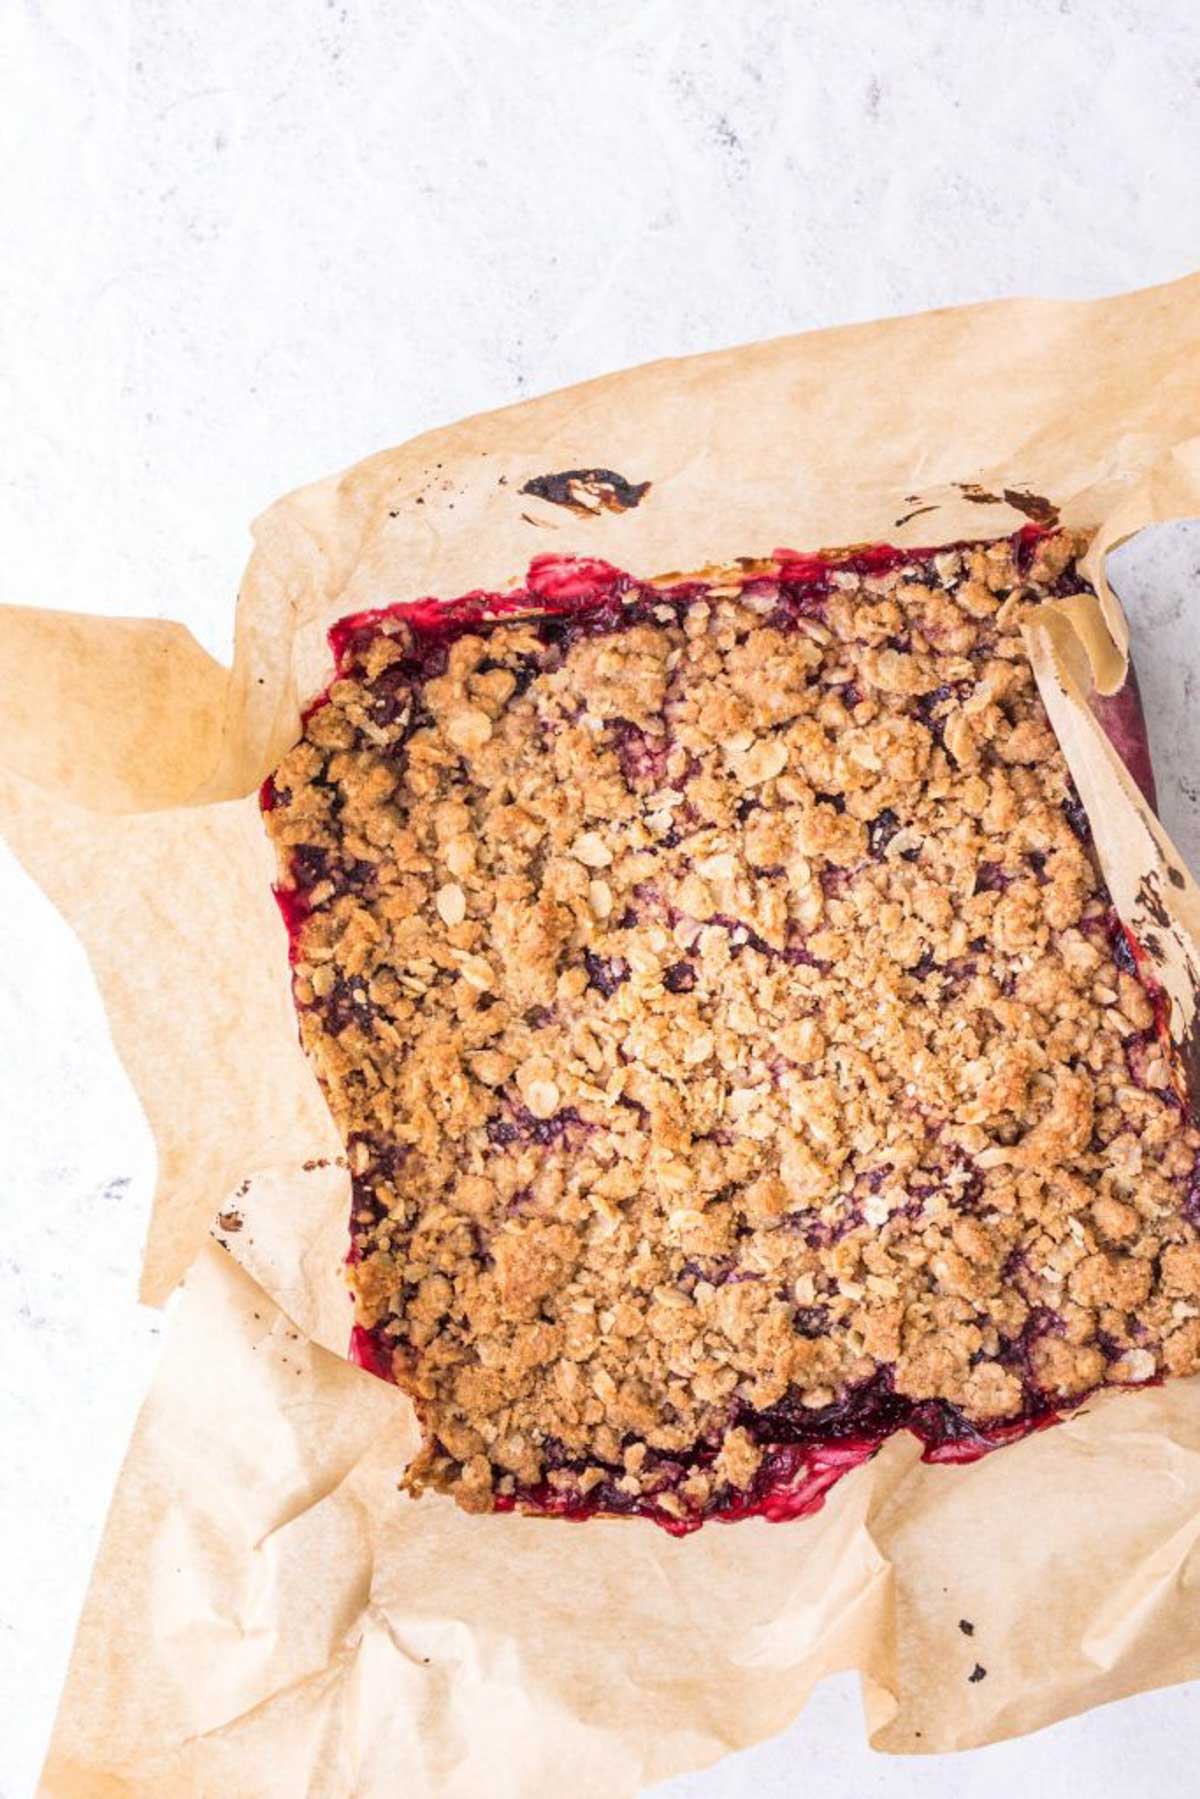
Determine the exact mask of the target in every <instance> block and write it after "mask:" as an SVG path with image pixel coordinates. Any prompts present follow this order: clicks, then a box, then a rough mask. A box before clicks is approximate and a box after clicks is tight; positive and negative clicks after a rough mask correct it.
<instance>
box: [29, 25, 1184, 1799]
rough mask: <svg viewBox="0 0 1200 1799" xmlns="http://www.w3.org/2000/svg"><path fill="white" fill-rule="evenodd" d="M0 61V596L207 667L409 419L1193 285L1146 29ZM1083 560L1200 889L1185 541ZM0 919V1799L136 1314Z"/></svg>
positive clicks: (1137, 1725)
mask: <svg viewBox="0 0 1200 1799" xmlns="http://www.w3.org/2000/svg"><path fill="white" fill-rule="evenodd" d="M0 50H3V52H4V53H5V60H6V63H7V65H8V79H7V81H6V84H5V86H6V96H5V104H4V107H3V110H2V111H0V146H2V148H3V152H4V164H5V167H6V169H7V170H8V171H9V179H8V180H7V181H6V182H5V184H4V192H3V194H0V241H3V242H4V245H5V254H4V256H3V258H2V259H0V344H2V346H3V348H2V351H0V393H2V395H3V402H2V404H3V415H4V421H5V457H4V468H3V479H2V481H0V543H2V544H3V556H2V558H0V599H3V600H4V601H6V602H11V603H24V604H37V605H46V606H59V607H66V608H74V609H85V610H94V611H98V612H108V613H119V612H125V613H147V614H159V615H163V616H171V617H176V618H181V619H183V620H185V621H186V622H187V623H188V624H189V625H190V626H191V628H192V629H193V631H194V632H195V633H196V635H197V636H198V637H199V638H200V639H201V641H202V642H204V643H205V644H206V645H207V646H208V647H209V648H210V649H211V650H213V651H214V653H216V654H218V655H225V654H227V653H228V649H229V643H230V626H231V620H232V611H233V596H234V590H235V586H236V582H237V578H238V574H239V571H240V568H241V566H242V563H243V561H244V557H245V553H246V548H247V540H246V524H247V521H248V520H249V519H250V518H251V517H252V516H253V515H254V514H255V513H256V512H257V511H259V510H260V509H261V508H262V507H263V506H264V505H265V504H266V503H267V502H269V501H270V500H271V499H272V498H274V497H275V496H276V495H277V494H279V493H281V492H283V491H284V490H286V489H287V488H289V487H292V486H295V485H297V484H298V483H300V482H302V481H305V480H307V479H309V478H311V477H313V476H316V475H319V474H323V473H325V472H327V471H328V470H329V469H332V468H336V467H338V466H339V465H341V464H344V463H347V462H350V461H352V460H354V459H356V458H357V457H359V456H361V455H363V454H364V453H366V452H367V451H368V450H370V449H372V448H375V447H377V446H380V445H383V444H386V443H391V442H398V441H400V440H402V439H403V438H405V437H407V436H410V435H412V434H413V433H414V432H416V431H418V430H420V429H422V428H423V427H426V426H429V425H433V424H437V423H441V422H444V421H445V420H447V419H450V418H454V417H456V416H459V415H461V414H463V413H466V412H472V411H477V410H481V409H483V408H487V407H491V406H496V405H500V404H502V403H504V402H506V401H509V400H513V399H516V398H519V397H521V396H522V395H525V394H529V393H534V392H537V391H538V390H541V389H545V388H548V387H553V386H558V385H561V384H563V383H565V382H569V381H573V380H577V379H580V378H582V377H584V376H587V375H591V374H594V373H597V372H601V371H604V370H607V369H611V368H617V367H620V366H622V365H624V364H628V363H633V362H639V361H643V360H645V359H647V358H649V357H653V356H658V355H663V354H675V353H679V352H681V351H687V350H694V349H701V348H706V347H709V346H712V345H717V344H722V343H728V342H733V341H738V340H742V339H748V338H752V337H758V336H768V335H773V334H775V333H779V332H784V331H790V330H796V329H800V328H804V327H808V326H813V325H823V324H832V323H839V322H843V321H846V320H853V319H863V318H869V317H872V316H877V315H879V314H882V313H887V312H896V311H911V310H917V309H920V308H923V307H927V306H934V305H942V304H947V303H953V302H957V301H962V300H970V299H977V298H984V297H988V296H991V295H999V294H1015V293H1038V294H1052V295H1079V296H1086V295H1091V294H1098V293H1104V292H1109V291H1115V290H1117V289H1120V288H1122V287H1133V286H1141V285H1145V284H1147V283H1150V282H1153V281H1159V280H1164V279H1167V278H1169V277H1171V276H1174V275H1178V274H1182V273H1185V272H1187V270H1188V269H1189V267H1191V266H1193V265H1195V264H1196V263H1197V262H1200V186H1198V184H1197V182H1196V180H1195V169H1196V167H1197V165H1198V163H1200V14H1198V13H1197V11H1196V8H1195V6H1194V5H1193V4H1192V0H1155V3H1153V4H1152V3H1151V0H1145V3H1144V4H1143V3H1137V0H1103V3H1102V4H1088V3H1087V0H908V3H907V4H903V5H901V4H896V3H894V0H856V3H855V4H853V5H851V4H840V3H839V0H792V3H788V4H784V3H782V0H777V3H772V0H761V3H757V0H756V3H754V4H748V5H745V6H730V5H729V4H728V3H727V0H725V3H718V0H648V3H647V4H646V5H644V6H640V7H627V8H598V7H595V6H592V5H586V4H584V3H583V0H515V3H514V4H511V5H501V4H499V0H425V3H421V0H341V3H335V0H330V3H329V4H325V5H314V4H309V3H307V0H276V4H274V5H272V6H270V7H249V8H248V7H246V6H244V5H236V6H235V5H234V4H232V0H210V4H208V5H206V6H203V7H196V6H191V5H187V4H185V3H184V0H155V3H152V0H103V3H102V4H99V5H95V6H80V5H78V4H76V3H75V0H38V3H37V4H34V3H33V0H24V3H23V0H13V4H11V5H10V6H9V7H8V9H7V10H6V11H5V12H4V14H3V17H2V18H0ZM1197 429H1200V421H1197ZM1116 574H1117V585H1118V586H1119V589H1120V591H1121V593H1122V595H1123V597H1124V598H1125V600H1126V602H1127V604H1128V606H1129V610H1130V612H1131V614H1132V617H1133V622H1134V628H1135V633H1136V637H1137V658H1138V664H1139V668H1140V671H1141V676H1142V682H1143V687H1144V690H1145V695H1146V702H1147V711H1148V715H1149V720H1150V730H1151V736H1152V739H1153V744H1154V750H1155V755H1156V761H1157V766H1158V771H1159V778H1160V788H1161V794H1162V810H1163V814H1164V817H1165V818H1166V821H1167V824H1168V826H1169V828H1170V829H1171V831H1172V832H1173V833H1174V835H1175V837H1176V839H1177V841H1178V842H1179V844H1180V846H1181V848H1182V849H1183V850H1184V852H1185V853H1186V855H1187V856H1188V858H1189V860H1190V862H1191V864H1192V866H1193V867H1194V868H1196V867H1200V730H1198V729H1197V724H1196V702H1197V697H1198V693H1200V624H1198V621H1200V609H1198V608H1200V525H1193V526H1186V525H1185V526H1180V527H1173V528H1171V529H1168V530H1163V531H1159V532H1155V533H1152V534H1147V536H1146V537H1144V538H1143V539H1141V540H1139V541H1138V542H1137V543H1136V544H1134V545H1132V546H1130V547H1128V548H1127V549H1126V550H1124V551H1123V552H1122V553H1121V555H1120V557H1119V558H1118V559H1117V570H1116ZM84 749H86V746H84ZM0 905H2V907H3V917H4V920H5V941H6V943H7V944H8V945H9V954H8V955H7V956H6V957H5V958H4V960H3V962H2V963H0V1026H2V1029H3V1039H2V1041H3V1079H2V1080H0V1144H2V1145H3V1178H2V1181H0V1205H2V1207H3V1213H4V1232H3V1247H0V1442H2V1443H3V1446H4V1453H3V1455H2V1456H0V1519H2V1528H0V1693H3V1694H4V1696H5V1699H6V1701H7V1703H6V1704H5V1705H4V1707H3V1715H4V1717H5V1721H6V1722H5V1729H4V1731H3V1733H0V1795H3V1796H4V1799H17V1796H18V1795H23V1794H25V1793H28V1792H29V1791H31V1790H32V1786H33V1783H34V1780H35V1778H36V1770H37V1767H38V1765H39V1762H40V1758H41V1753H42V1748H43V1745H44V1742H45V1738H46V1734H47V1732H48V1729H49V1726H50V1721H51V1717H52V1712H53V1706H54V1701H55V1696H56V1692H57V1688H58V1685H59V1682H60V1680H61V1677H62V1673H63V1670H64V1667H65V1662H66V1656H67V1652H68V1648H69V1644H70V1637H71V1632H72V1629H73V1626H74V1621H75V1616H76V1612H77V1609H78V1606H79V1602H80V1599H81V1597H82V1593H83V1588H84V1584H85V1581H86V1578H87V1571H88V1566H89V1562H90V1559H91V1556H92V1553H93V1550H94V1547H95V1543H96V1538H97V1533H98V1531H99V1529H100V1525H101V1521H102V1518H103V1513H104V1508H105V1504H106V1501H107V1497H108V1493H109V1491H110V1488H111V1485H112V1481H113V1478H114V1476H115V1474H116V1470H117V1467H118V1464H119V1461H120V1458H121V1454H122V1451H123V1447H124V1443H125V1440H126V1436H127V1433H128V1430H129V1427H130V1424H131V1421H132V1418H133V1415H134V1411H135V1409H136V1407H137V1405H138V1403H139V1400H140V1397H141V1394H142V1392H143V1391H144V1388H145V1385H146V1382H147V1380H148V1378H149V1375H150V1371H151V1369H152V1367H153V1365H154V1361H155V1357H156V1354H157V1349H158V1342H157V1339H158V1337H159V1335H160V1332H161V1328H162V1320H161V1318H160V1317H159V1316H158V1315H157V1314H154V1313H151V1312H148V1311H144V1310H140V1309H139V1308H138V1307H137V1305H136V1304H135V1301H134V1284H135V1268H136V1264H137V1258H138V1249H139V1242H140V1238H141V1235H142V1231H143V1228H144V1223H145V1216H146V1209H147V1205H148V1199H149V1191H150V1183H151V1178H152V1172H153V1153H152V1148H151V1145H150V1142H149V1138H148V1135H147V1131H146V1127H145V1125H144V1122H143V1120H142V1118H141V1116H140V1113H139V1110H138V1107H137V1105H136V1104H135V1102H134V1100H133V1097H132V1095H131V1093H130V1090H129V1087H128V1084H127V1082H126V1081H125V1079H124V1076H123V1075H122V1073H121V1071H120V1069H119V1068H118V1067H117V1065H116V1064H115V1062H114V1060H113V1057H112V1054H111V1050H110V1048H109V1045H108V1042H107V1037H106V1032H105V1026H104V1021H103V1018H102V1015H101V1011H100V1007H99V1004H98V1001H97V998H96V994H95V991H94V988H93V986H92V983H91V979H90V976H89V973H88V970H87V967H86V965H85V962H84V959H83V956H82V953H81V952H80V950H79V948H78V946H77V945H76V944H75V942H74V941H73V940H72V938H71V937H70V936H69V935H68V933H67V931H66V930H65V928H64V927H63V925H62V923H61V922H60V921H59V919H58V918H57V916H56V915H55V913H54V912H53V911H52V910H51V908H50V907H49V905H48V904H47V903H46V902H45V900H44V899H43V898H42V897H41V896H40V894H39V893H38V892H37V891H36V890H35V889H34V887H33V886H32V884H31V883H30V882H29V881H28V880H27V879H26V878H25V877H24V876H23V875H22V874H21V873H20V871H19V870H17V869H16V868H15V866H14V865H13V863H12V861H11V859H10V858H9V857H8V856H7V854H6V853H5V852H3V851H0ZM14 952H15V953H14ZM1196 1695H1197V1688H1196V1687H1188V1688H1177V1689H1175V1690H1173V1691H1170V1692H1165V1693H1157V1694H1152V1695H1149V1696H1146V1697H1144V1698H1141V1699H1137V1700H1132V1701H1128V1702H1125V1703H1123V1704H1121V1705H1119V1706H1116V1707H1111V1708H1109V1709H1107V1710H1105V1711H1102V1712H1097V1713H1093V1714H1091V1715H1090V1716H1088V1717H1086V1718H1083V1719H1078V1720H1075V1721H1072V1722H1071V1723H1068V1724H1065V1725H1062V1726H1059V1727H1058V1728H1056V1729H1053V1730H1050V1731H1048V1732H1044V1733H1042V1734H1041V1735H1040V1736H1038V1737H1036V1738H1033V1739H1030V1740H1026V1741H1023V1742H1017V1743H1012V1744H1006V1745H1002V1746H1000V1747H997V1748H994V1749H990V1750H987V1751H983V1752H979V1753H977V1754H974V1755H972V1756H969V1757H967V1758H961V1757H960V1758H953V1759H950V1758H943V1759H939V1760H929V1761H916V1760H913V1761H893V1760H888V1759H884V1758H882V1757H877V1756H874V1755H872V1754H871V1753H870V1752H869V1751H868V1750H867V1749H866V1748H865V1746H864V1744H863V1737H862V1729H861V1723H860V1717H859V1708H858V1701H857V1694H856V1692H855V1688H854V1684H853V1682H851V1681H850V1680H848V1679H843V1680H840V1681H833V1682H830V1683H828V1684H827V1685H826V1686H825V1687H823V1688H822V1689H820V1690H819V1691H818V1693H817V1695H816V1696H815V1698H814V1699H813V1701H812V1703H811V1704H810V1706H809V1708H808V1710H807V1711H806V1713H805V1714H804V1715H803V1717H802V1718H801V1719H800V1720H799V1721H798V1722H797V1723H796V1724H795V1725H794V1726H793V1728H792V1729H791V1730H790V1731H789V1732H788V1733H787V1734H786V1735H784V1736H783V1737H780V1738H777V1739H776V1740H774V1741H772V1742H770V1743H767V1744H764V1745H762V1746H760V1747H759V1748H757V1749H754V1750H751V1751H749V1752H747V1753H746V1754H744V1755H740V1756H737V1757H733V1758H730V1759H729V1760H727V1761H726V1762H724V1763H722V1764H721V1765H720V1766H718V1767H717V1768H714V1769H710V1770H708V1771H707V1772H705V1773H703V1774H697V1775H694V1776H690V1777H686V1778H684V1779H681V1780H679V1781H677V1782H675V1783H674V1784H673V1786H672V1787H671V1788H670V1789H669V1791H670V1792H671V1793H672V1794H674V1795H675V1799H683V1795H685V1794H686V1795H688V1796H689V1799H738V1796H741V1795H747V1796H748V1795H750V1794H754V1795H756V1796H758V1795H764V1796H765V1795H775V1794H778V1795H780V1796H782V1795H784V1794H789V1795H790V1794H793V1793H795V1792H798V1791H803V1792H804V1793H805V1795H806V1799H871V1796H873V1795H880V1796H883V1799H902V1796H907V1795H910V1794H916V1793H918V1792H919V1793H921V1794H922V1795H930V1794H933V1795H939V1796H940V1795H946V1796H947V1799H948V1796H949V1795H954V1796H955V1799H999V1795H1001V1794H1003V1795H1004V1796H1005V1799H1011V1794H1012V1793H1013V1792H1014V1791H1020V1790H1022V1789H1024V1790H1026V1791H1029V1792H1033V1793H1045V1792H1051V1791H1055V1790H1060V1791H1062V1792H1063V1793H1064V1794H1067V1795H1071V1796H1074V1795H1089V1794H1092V1793H1098V1792H1104V1793H1106V1794H1110V1795H1114V1796H1115V1799H1123V1796H1126V1795H1140V1794H1151V1793H1153V1794H1154V1795H1155V1799H1183V1796H1184V1795H1185V1794H1188V1795H1190V1794H1193V1793H1194V1792H1195V1772H1194V1757H1195V1744H1196V1740H1197V1739H1196V1725H1197V1710H1198V1708H1197V1698H1196ZM667 1790H668V1789H664V1792H665V1791H667Z"/></svg>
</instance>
